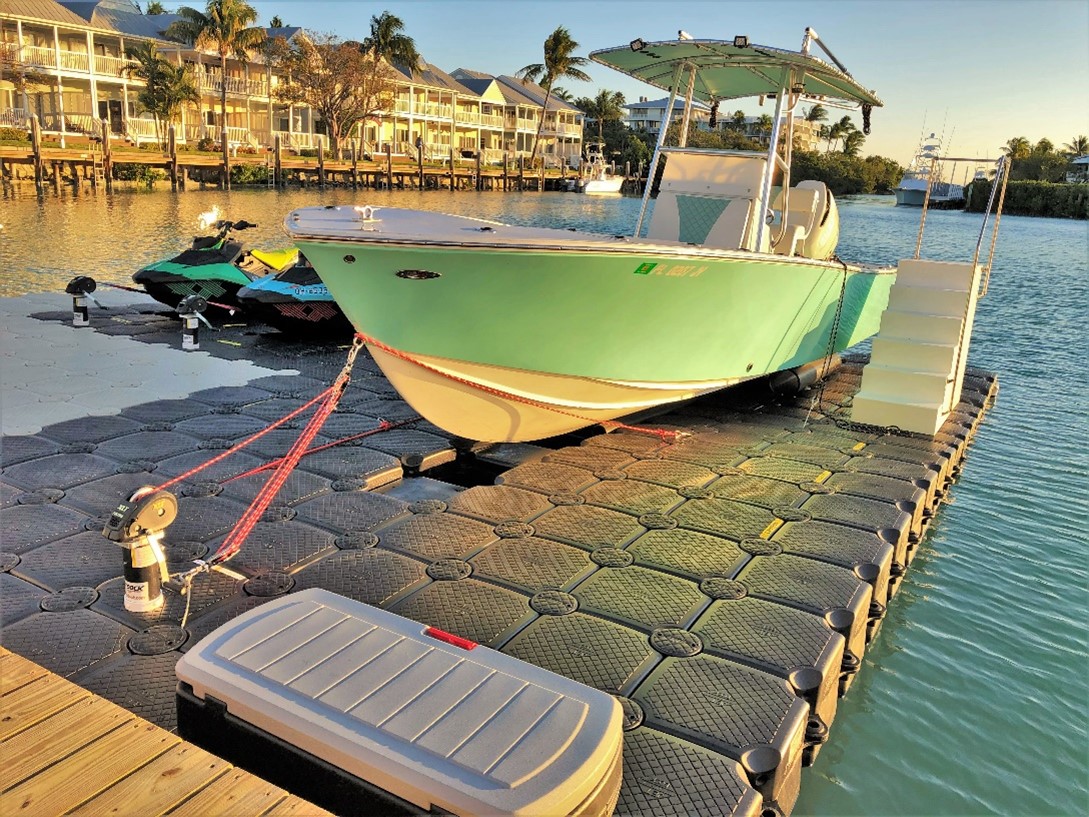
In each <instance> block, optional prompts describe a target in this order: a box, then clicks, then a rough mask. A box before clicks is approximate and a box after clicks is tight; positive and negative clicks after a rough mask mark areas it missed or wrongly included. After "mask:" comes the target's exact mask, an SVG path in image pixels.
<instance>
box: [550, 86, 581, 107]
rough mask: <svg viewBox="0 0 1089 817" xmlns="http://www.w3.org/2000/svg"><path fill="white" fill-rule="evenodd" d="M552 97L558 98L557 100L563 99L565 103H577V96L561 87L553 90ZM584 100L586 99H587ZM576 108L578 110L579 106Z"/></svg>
mask: <svg viewBox="0 0 1089 817" xmlns="http://www.w3.org/2000/svg"><path fill="white" fill-rule="evenodd" d="M552 96H554V97H556V99H562V100H563V101H564V102H571V103H574V101H575V95H574V94H573V93H571V92H570V91H568V90H567V89H566V88H562V87H560V86H559V85H557V86H556V87H555V88H553V89H552ZM583 98H584V99H585V97H583ZM575 107H576V108H577V107H579V106H578V105H575Z"/></svg>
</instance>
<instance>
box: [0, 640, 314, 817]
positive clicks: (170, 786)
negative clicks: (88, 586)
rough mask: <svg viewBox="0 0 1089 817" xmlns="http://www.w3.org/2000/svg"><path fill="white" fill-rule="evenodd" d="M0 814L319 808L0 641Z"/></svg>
mask: <svg viewBox="0 0 1089 817" xmlns="http://www.w3.org/2000/svg"><path fill="white" fill-rule="evenodd" d="M0 766H2V768H3V769H4V775H3V778H2V779H0V814H3V815H16V814H27V815H30V814H33V815H45V814H69V813H70V814H80V815H96V817H97V815H107V814H140V815H142V817H151V815H166V814H170V815H178V816H179V817H180V816H181V815H204V814H210V813H219V814H236V813H237V814H247V815H250V814H252V815H259V814H273V813H274V814H277V815H288V814H297V815H304V814H305V815H324V814H326V813H327V812H325V811H323V810H321V809H319V808H318V807H317V806H314V805H313V804H311V803H308V802H306V801H305V800H301V799H300V798H298V797H295V796H294V795H290V794H288V793H287V792H285V791H283V790H282V789H279V788H277V787H276V786H273V785H272V784H271V783H267V782H266V781H264V780H261V779H260V778H257V777H254V776H253V775H251V774H249V773H248V772H244V771H242V770H240V769H236V768H234V767H233V766H232V765H231V764H230V763H228V762H227V761H225V760H222V759H221V758H218V757H216V756H215V755H212V754H210V753H208V752H206V751H204V750H203V749H200V748H198V747H196V746H194V745H192V744H189V743H186V742H185V741H183V740H182V739H181V738H179V737H178V736H177V735H174V734H172V733H170V732H167V731H166V730H164V729H160V728H159V727H158V726H155V725H154V724H151V723H148V722H147V721H145V720H143V719H141V718H138V717H136V716H135V715H133V714H132V713H131V712H129V711H127V710H125V709H122V708H121V707H119V706H117V705H116V704H113V703H111V702H109V701H107V700H105V699H104V698H100V697H98V696H97V695H94V694H92V693H91V692H89V691H87V690H85V689H82V688H81V687H78V686H76V685H75V684H73V683H71V682H69V681H66V680H64V679H63V678H61V677H59V676H57V675H54V674H53V673H51V672H48V671H47V670H45V669H43V668H41V667H39V666H38V665H36V664H34V663H32V662H31V661H28V660H27V659H25V658H22V657H21V656H18V655H16V654H14V653H11V652H9V651H7V650H5V649H3V648H0Z"/></svg>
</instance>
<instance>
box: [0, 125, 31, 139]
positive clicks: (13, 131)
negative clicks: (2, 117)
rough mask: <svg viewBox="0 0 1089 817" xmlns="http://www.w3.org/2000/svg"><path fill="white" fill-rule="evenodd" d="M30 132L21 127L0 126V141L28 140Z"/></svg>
mask: <svg viewBox="0 0 1089 817" xmlns="http://www.w3.org/2000/svg"><path fill="white" fill-rule="evenodd" d="M29 141H30V134H29V133H27V132H26V131H25V130H23V129H22V128H0V142H29Z"/></svg>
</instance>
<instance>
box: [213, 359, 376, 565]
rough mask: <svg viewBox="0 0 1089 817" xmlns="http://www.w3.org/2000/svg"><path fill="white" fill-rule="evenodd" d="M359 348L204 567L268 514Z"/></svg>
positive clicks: (235, 547) (231, 551) (223, 557)
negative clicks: (267, 511)
mask: <svg viewBox="0 0 1089 817" xmlns="http://www.w3.org/2000/svg"><path fill="white" fill-rule="evenodd" d="M362 348H363V344H362V342H361V341H360V340H359V339H357V340H356V341H355V343H354V344H353V345H352V348H351V350H350V351H349V352H348V361H347V362H346V363H345V364H344V368H343V369H342V370H341V372H340V374H339V375H337V379H336V381H335V382H334V383H333V385H332V386H331V387H329V388H328V389H326V390H325V391H324V392H322V395H319V397H321V396H324V398H325V400H324V402H323V403H322V404H321V405H320V406H319V407H318V410H317V411H315V412H314V416H313V417H311V418H310V422H309V423H308V424H307V426H306V428H305V429H303V433H302V434H300V435H299V438H298V439H297V440H295V442H294V443H293V444H292V446H291V448H290V449H289V450H288V452H287V454H285V455H284V456H283V458H282V459H281V460H280V461H279V465H278V466H276V470H275V471H274V472H273V473H272V476H271V477H269V480H268V482H266V483H265V484H264V486H263V487H262V488H261V490H260V491H259V492H258V494H257V496H256V497H255V498H254V500H253V502H251V503H250V506H249V507H248V508H246V510H245V512H244V513H243V514H242V516H241V517H240V518H239V520H238V522H237V523H236V524H235V526H234V528H233V529H232V530H231V532H230V533H228V534H227V537H226V538H225V539H224V540H223V543H222V544H221V545H220V546H219V549H218V550H216V552H215V553H214V554H212V556H211V558H210V559H207V560H206V561H207V563H208V564H210V565H217V564H221V563H222V562H225V561H227V560H228V559H230V558H231V557H232V556H234V555H235V554H236V553H238V551H239V550H241V548H242V545H243V543H244V542H245V541H246V537H248V536H249V535H250V533H251V532H252V531H253V529H254V527H255V526H256V525H257V523H258V522H259V521H260V519H261V517H262V516H263V515H264V513H265V511H266V510H268V506H269V505H270V504H271V503H272V500H273V498H275V496H276V494H277V493H279V491H280V489H281V488H282V487H283V485H284V483H285V482H287V478H288V477H289V476H291V472H292V471H293V470H295V466H296V465H298V464H299V460H300V459H302V457H303V455H304V454H305V453H306V451H307V449H308V448H309V447H310V443H312V442H313V441H314V437H316V436H317V434H318V432H319V431H320V430H321V427H322V426H323V425H324V424H325V421H326V420H327V419H328V417H329V415H330V414H332V413H333V411H334V410H335V409H336V407H337V404H338V403H339V402H340V398H341V396H342V395H343V394H344V389H346V388H347V386H348V383H349V381H350V380H351V369H352V365H353V364H354V363H355V358H356V355H358V354H359V350H360V349H362ZM316 399H318V398H315V400H316ZM312 402H314V401H311V403H312ZM307 405H310V404H307ZM293 413H297V412H293ZM270 428H271V426H270ZM267 430H268V429H266V431H267Z"/></svg>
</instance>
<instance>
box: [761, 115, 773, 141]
mask: <svg viewBox="0 0 1089 817" xmlns="http://www.w3.org/2000/svg"><path fill="white" fill-rule="evenodd" d="M774 124H775V122H774V121H773V120H772V118H771V114H766V113H763V114H760V117H759V118H758V119H757V120H756V129H757V130H758V131H759V132H760V133H761V134H763V135H765V136H767V135H768V134H770V133H771V128H772V126H773V125H774Z"/></svg>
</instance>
